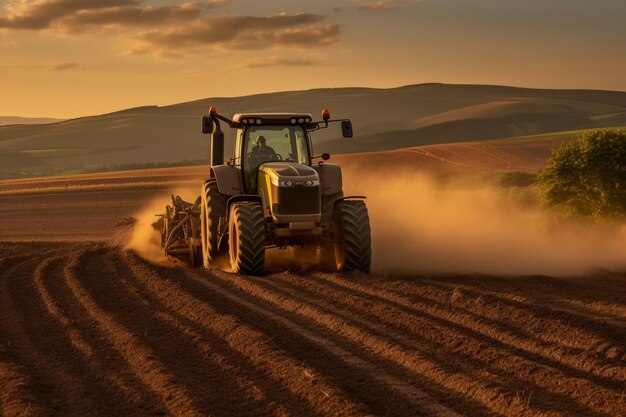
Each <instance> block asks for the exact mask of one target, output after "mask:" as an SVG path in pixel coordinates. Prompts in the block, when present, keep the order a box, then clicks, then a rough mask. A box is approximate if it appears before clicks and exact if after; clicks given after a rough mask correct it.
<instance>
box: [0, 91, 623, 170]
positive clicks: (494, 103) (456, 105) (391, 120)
mask: <svg viewBox="0 0 626 417" xmlns="http://www.w3.org/2000/svg"><path fill="white" fill-rule="evenodd" d="M209 105H215V106H217V107H218V109H219V111H220V112H223V113H225V114H230V115H232V114H233V113H234V112H235V111H237V112H240V111H264V112H274V111H307V112H311V113H313V114H314V115H317V114H319V111H320V110H321V109H322V108H324V107H328V108H329V109H331V111H332V113H333V115H334V116H336V117H350V118H351V119H352V120H353V122H354V127H355V139H353V140H344V139H339V129H338V128H336V129H328V130H326V131H321V132H316V134H315V136H314V142H315V147H316V150H318V151H328V152H332V153H354V152H372V151H384V150H393V149H400V148H409V147H415V146H425V145H433V144H442V143H455V142H456V143H459V142H469V141H478V140H487V139H496V138H508V137H517V136H527V135H538V134H544V133H548V132H560V131H570V130H578V129H586V128H592V127H609V126H624V125H626V92H617V91H598V90H543V89H525V88H515V87H501V86H486V85H445V84H420V85H411V86H405V87H400V88H392V89H373V88H337V89H315V90H308V91H292V92H279V93H271V94H258V95H252V96H245V97H235V98H223V97H218V98H208V99H203V100H197V101H193V102H188V103H181V104H176V105H171V106H164V107H157V106H146V107H139V108H133V109H127V110H123V111H119V112H115V113H110V114H105V115H100V116H93V117H84V118H79V119H72V120H66V121H63V122H59V123H53V124H45V125H11V126H0V167H2V168H0V171H2V172H0V176H2V177H5V178H9V177H18V176H37V175H58V174H63V173H80V172H89V171H98V170H106V169H111V167H114V166H117V167H118V168H119V167H130V168H132V167H133V165H135V166H138V167H141V164H146V163H153V162H159V163H172V162H176V161H182V160H189V161H192V160H195V161H196V162H198V163H201V162H205V161H206V160H208V157H209V146H208V142H209V139H208V137H206V136H203V135H202V134H201V133H200V116H201V115H202V114H204V113H205V112H206V111H207V108H208V106H209ZM226 135H227V136H226V137H227V138H229V137H230V136H232V135H229V132H227V134H226ZM227 149H230V144H229V143H227Z"/></svg>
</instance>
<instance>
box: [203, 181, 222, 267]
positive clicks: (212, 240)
mask: <svg viewBox="0 0 626 417" xmlns="http://www.w3.org/2000/svg"><path fill="white" fill-rule="evenodd" d="M201 198H202V203H201V207H200V211H201V213H200V233H201V236H200V239H201V241H202V263H203V264H204V267H205V268H209V265H210V264H211V262H213V261H214V260H215V258H216V257H217V255H219V251H218V244H219V223H220V217H226V196H225V195H224V194H221V193H220V191H219V189H218V188H217V181H215V180H214V179H211V180H207V181H205V182H204V185H203V187H202V194H201Z"/></svg>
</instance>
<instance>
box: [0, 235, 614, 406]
mask: <svg viewBox="0 0 626 417" xmlns="http://www.w3.org/2000/svg"><path fill="white" fill-rule="evenodd" d="M0 249H1V253H2V257H1V259H0V270H1V271H2V274H1V276H0V341H1V342H0V386H1V387H2V389H1V391H0V407H1V408H0V414H1V415H3V416H23V415H32V416H48V415H75V416H88V415H98V416H100V415H111V416H113V415H133V416H137V415H185V416H191V415H197V416H207V415H214V416H242V415H293V416H304V415H383V416H388V415H393V416H405V415H407V416H409V415H410V416H413V415H428V416H456V415H511V416H513V415H515V416H517V415H550V416H572V415H594V416H595V415H598V416H600V415H602V416H620V415H624V413H626V403H625V399H624V392H625V390H626V366H625V361H626V352H625V351H624V340H626V320H624V316H625V314H626V305H625V304H624V293H625V290H626V286H625V284H624V279H623V277H619V276H614V275H605V276H598V277H595V278H594V279H593V281H590V280H588V279H579V280H556V279H550V278H545V277H540V278H523V279H522V278H520V279H503V278H490V277H461V276H455V277H440V278H437V279H429V278H424V277H422V278H415V279H408V278H404V279H396V278H390V277H381V276H365V275H359V274H346V275H341V274H330V273H326V272H323V271H316V270H299V271H298V270H294V271H283V272H275V273H272V274H269V275H268V276H265V277H263V278H252V277H242V276H237V275H234V274H230V273H227V272H222V271H202V270H192V269H186V268H162V267H157V266H154V265H152V264H149V263H147V262H146V261H144V260H142V259H140V258H139V257H137V256H136V255H135V254H133V253H132V252H127V251H123V250H121V249H117V248H110V247H107V246H106V245H104V244H89V243H80V244H66V243H4V244H0Z"/></svg>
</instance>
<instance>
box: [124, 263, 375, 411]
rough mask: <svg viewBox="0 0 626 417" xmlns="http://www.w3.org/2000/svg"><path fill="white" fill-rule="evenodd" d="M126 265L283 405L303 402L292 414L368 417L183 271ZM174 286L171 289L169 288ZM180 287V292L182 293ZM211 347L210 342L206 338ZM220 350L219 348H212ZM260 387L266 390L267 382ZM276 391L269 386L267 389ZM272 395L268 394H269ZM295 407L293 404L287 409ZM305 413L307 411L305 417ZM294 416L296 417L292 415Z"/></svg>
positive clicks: (356, 405) (359, 408)
mask: <svg viewBox="0 0 626 417" xmlns="http://www.w3.org/2000/svg"><path fill="white" fill-rule="evenodd" d="M128 263H129V265H130V266H131V268H132V269H133V270H134V271H137V273H136V275H135V276H136V277H137V278H138V279H140V280H141V281H142V282H141V283H142V284H143V285H144V288H146V290H147V291H149V292H150V293H151V295H152V296H153V297H158V298H159V299H160V300H161V302H162V303H163V304H165V305H167V306H168V307H169V308H171V309H172V310H174V311H176V312H178V313H179V314H180V315H181V316H183V317H184V318H185V319H186V320H189V321H191V322H193V323H195V325H196V326H202V327H203V331H204V334H206V332H207V331H208V332H209V333H211V334H214V335H218V336H219V338H221V339H222V340H223V342H225V343H226V348H227V349H228V350H230V351H231V355H230V356H232V352H235V353H236V357H239V358H240V359H243V361H242V362H243V364H246V363H247V364H248V365H247V366H246V365H243V366H246V369H249V371H248V372H249V373H250V371H253V373H252V375H255V374H257V372H258V375H259V376H261V375H263V374H264V375H265V379H266V380H267V378H268V377H269V378H271V380H274V381H276V382H279V383H280V384H281V385H282V395H283V396H285V397H286V399H287V401H289V398H290V397H291V398H292V401H294V400H293V399H294V398H295V397H298V398H302V399H304V400H305V401H306V402H307V404H309V407H312V408H309V407H304V408H303V406H302V404H299V403H296V404H295V406H296V408H295V410H299V409H300V410H303V412H302V413H301V414H303V415H317V414H321V415H338V416H342V415H345V416H348V415H366V414H368V413H366V412H365V410H363V408H362V407H361V406H359V405H358V404H355V403H354V401H353V400H352V398H351V397H350V396H349V395H348V393H344V392H342V391H341V390H338V389H337V388H335V387H334V386H333V385H332V384H330V383H329V381H328V380H327V379H326V378H325V377H324V376H323V375H321V374H320V373H318V372H316V370H315V369H313V368H311V367H307V366H306V365H305V364H303V363H302V362H301V361H299V360H296V359H294V358H292V357H290V356H289V355H290V354H291V352H288V351H284V350H282V349H280V348H278V347H277V346H276V344H275V343H274V342H273V341H272V338H273V337H274V335H273V334H270V335H265V334H263V333H261V332H259V331H258V330H257V328H258V327H257V326H256V325H254V324H251V325H248V324H246V323H245V322H242V321H241V320H240V316H239V314H238V311H239V309H236V310H237V312H235V313H232V312H229V313H226V312H224V310H225V309H224V308H223V304H222V303H221V302H219V301H220V299H219V298H216V297H215V294H213V293H211V292H208V291H207V289H206V287H204V285H203V284H202V283H198V282H196V281H191V280H189V279H188V278H187V276H186V274H185V272H184V271H179V270H170V271H165V270H163V269H156V271H157V272H156V273H158V274H159V275H161V274H162V273H166V274H167V276H168V278H169V279H163V278H164V277H163V276H162V275H161V276H157V277H155V278H151V277H152V275H154V274H153V273H152V272H150V271H149V270H147V269H148V268H150V267H149V266H148V265H146V264H144V263H143V261H141V260H139V259H136V258H135V257H134V256H133V255H130V256H129V258H128ZM170 280H171V281H174V282H175V284H174V283H172V282H170ZM181 287H182V288H181ZM210 340H211V342H214V341H213V339H212V338H210ZM215 344H216V345H218V346H219V343H215ZM263 385H266V386H267V385H268V384H267V382H266V383H264V384H263ZM272 385H274V384H273V383H271V384H270V387H272ZM270 393H271V391H270ZM290 405H292V406H293V405H294V404H290ZM307 410H308V411H307ZM295 415H298V413H297V412H296V413H295Z"/></svg>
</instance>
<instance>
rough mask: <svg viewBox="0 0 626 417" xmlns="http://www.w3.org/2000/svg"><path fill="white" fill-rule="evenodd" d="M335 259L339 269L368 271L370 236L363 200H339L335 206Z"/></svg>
mask: <svg viewBox="0 0 626 417" xmlns="http://www.w3.org/2000/svg"><path fill="white" fill-rule="evenodd" d="M333 217H334V219H333V223H334V232H335V260H336V265H337V269H338V270H339V271H361V272H365V273H369V272H370V268H371V264H372V238H371V230H370V220H369V215H368V213H367V207H366V206H365V203H364V202H363V201H349V200H346V201H340V202H338V203H337V205H336V206H335V213H334V216H333Z"/></svg>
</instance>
